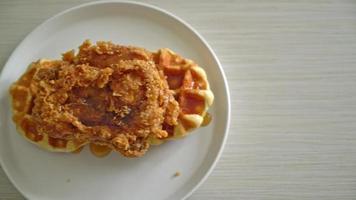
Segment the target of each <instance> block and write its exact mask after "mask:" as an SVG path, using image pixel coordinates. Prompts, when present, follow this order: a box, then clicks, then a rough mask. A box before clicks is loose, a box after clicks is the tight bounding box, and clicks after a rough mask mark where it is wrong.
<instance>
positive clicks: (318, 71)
mask: <svg viewBox="0 0 356 200" xmlns="http://www.w3.org/2000/svg"><path fill="white" fill-rule="evenodd" d="M82 2H85V0H83V1H82V0H74V1H62V0H54V1H46V0H31V1H27V0H16V1H12V0H2V1H0V66H1V67H2V66H3V65H4V64H5V61H6V59H7V58H8V56H9V55H10V53H11V52H12V51H13V49H14V48H15V47H16V45H17V44H18V43H19V42H20V41H21V40H22V39H23V38H24V36H25V35H26V34H28V33H29V32H30V31H31V30H32V29H33V28H34V27H35V26H37V25H38V24H39V23H41V22H42V21H43V20H45V19H46V18H48V17H50V16H52V15H53V14H55V13H57V12H59V11H61V10H64V9H66V8H69V7H72V6H74V5H78V4H80V3H82ZM146 2H148V3H151V4H154V5H157V6H159V7H162V8H164V9H166V10H168V11H170V12H172V13H174V14H176V15H178V16H179V17H181V18H183V19H184V20H185V21H187V22H188V23H190V24H191V25H192V26H193V27H194V28H195V29H197V30H198V31H199V32H200V33H201V34H202V35H203V36H204V37H205V38H206V39H207V41H208V42H209V43H210V44H211V46H212V47H213V49H214V50H215V51H216V53H217V55H218V56H219V58H220V60H221V62H222V64H223V67H224V70H225V72H226V74H227V77H228V81H229V84H230V89H231V94H232V95H231V98H232V123H231V129H230V135H229V138H228V143H227V146H226V148H225V151H224V154H223V156H222V158H221V159H220V162H219V163H218V165H217V167H216V168H215V170H214V172H213V173H212V174H211V176H210V177H209V178H208V179H207V181H206V182H205V183H204V184H203V185H202V186H201V187H200V188H199V189H198V190H197V191H196V192H195V193H194V194H193V195H192V196H191V198H190V199H192V200H193V199H194V200H195V199H207V200H209V199H211V200H213V199H214V200H215V199H243V200H249V199H251V200H258V199H271V200H278V199H283V200H285V199H296V200H306V199H310V200H314V199H323V200H324V199H338V200H344V199H356V1H355V0H339V1H337V0H324V1H323V0H313V1H311V0H300V1H295V0H290V1H288V0H268V1H267V0H255V1H252V0H239V1H233V0H226V1H219V2H217V1H209V2H206V1H203V0H200V1H187V2H186V3H183V2H177V3H174V2H173V1H165V0H152V1H146ZM0 199H1V200H2V199H16V200H17V199H23V197H22V196H21V195H20V194H19V193H18V192H17V191H16V189H15V188H14V187H13V186H12V185H11V183H10V182H9V181H8V179H7V178H6V175H5V174H4V172H3V171H0Z"/></svg>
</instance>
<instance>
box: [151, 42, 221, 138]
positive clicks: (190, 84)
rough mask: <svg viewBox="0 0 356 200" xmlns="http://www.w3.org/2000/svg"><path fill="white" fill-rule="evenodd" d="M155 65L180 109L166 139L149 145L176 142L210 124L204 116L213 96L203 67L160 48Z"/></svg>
mask: <svg viewBox="0 0 356 200" xmlns="http://www.w3.org/2000/svg"><path fill="white" fill-rule="evenodd" d="M154 58H155V63H156V65H157V66H158V67H159V69H161V70H162V71H163V73H164V75H165V77H166V80H167V82H168V86H169V89H171V90H172V91H174V95H175V98H176V99H177V101H178V103H179V107H180V113H179V116H178V124H177V125H176V126H170V125H166V127H165V128H166V130H167V132H168V133H169V134H168V136H167V137H166V138H151V140H150V143H151V144H161V143H162V142H164V141H166V140H170V139H179V138H182V137H184V136H186V135H187V134H189V133H190V132H191V131H193V130H194V129H196V128H199V127H200V126H202V125H204V123H203V122H204V119H205V124H208V123H209V120H210V115H209V114H208V113H207V111H208V109H209V107H210V106H211V105H212V104H213V101H214V95H213V92H212V91H211V90H210V87H209V82H208V79H207V75H206V73H205V71H204V69H203V68H201V67H199V66H198V65H197V64H196V63H195V62H193V61H192V60H189V59H186V58H183V57H181V56H180V55H178V54H176V53H175V52H173V51H172V50H170V49H167V48H163V49H159V50H158V51H157V52H156V53H154Z"/></svg>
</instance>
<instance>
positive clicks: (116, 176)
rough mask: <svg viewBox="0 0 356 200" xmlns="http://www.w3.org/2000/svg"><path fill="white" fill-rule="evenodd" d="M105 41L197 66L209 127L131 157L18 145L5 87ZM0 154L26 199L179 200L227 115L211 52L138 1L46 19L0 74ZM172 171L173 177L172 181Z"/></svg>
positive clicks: (216, 151) (204, 165)
mask: <svg viewBox="0 0 356 200" xmlns="http://www.w3.org/2000/svg"><path fill="white" fill-rule="evenodd" d="M87 38H88V39H91V40H92V41H97V40H111V41H113V42H115V43H121V44H130V45H136V46H141V47H145V48H147V49H151V50H156V49H158V48H161V47H169V48H171V49H173V50H174V51H176V52H178V53H179V54H181V55H183V56H184V57H187V58H191V59H193V60H195V61H196V62H197V63H198V64H199V65H201V66H202V67H203V68H205V70H206V72H207V74H208V78H209V81H210V84H211V87H212V90H213V92H214V93H215V97H216V98H215V102H214V105H213V107H212V108H211V109H210V112H211V113H212V115H213V121H212V123H211V124H210V125H209V126H208V127H206V128H201V129H199V130H197V131H195V133H194V134H192V135H191V136H189V137H187V138H185V139H183V140H179V141H172V142H167V143H166V144H163V145H161V146H158V147H153V148H151V149H150V150H149V151H148V153H147V154H146V155H145V156H144V157H142V158H137V159H129V158H124V157H122V156H120V155H118V154H115V153H112V154H110V156H107V157H105V158H96V157H94V156H93V155H91V154H90V153H89V152H88V150H87V149H86V150H84V151H83V152H82V153H81V154H79V155H72V154H63V153H50V152H46V151H44V150H41V149H39V148H37V147H36V146H35V145H32V144H30V143H29V142H27V141H25V140H24V139H23V138H21V136H20V135H19V134H17V133H16V130H15V127H14V124H13V123H12V121H11V110H10V102H9V100H8V87H9V85H10V84H11V83H12V82H14V81H15V80H16V79H17V78H18V77H19V76H20V75H21V74H22V73H23V72H24V70H25V69H26V67H27V65H28V64H29V63H30V62H31V61H34V60H37V59H39V58H44V57H45V58H52V59H58V58H60V54H61V53H62V52H64V51H66V50H68V49H71V48H76V47H77V46H78V45H80V44H81V42H82V41H83V40H84V39H87ZM0 100H1V104H0V105H1V112H0V130H1V134H0V157H1V164H2V167H3V169H4V170H5V172H6V174H7V175H8V177H9V178H10V180H11V181H12V183H13V184H14V185H15V186H16V188H17V189H18V190H19V191H20V192H21V193H22V194H23V195H24V196H25V197H26V198H28V199H33V200H42V199H50V200H57V199H58V200H63V199H66V200H70V199H75V200H78V199H86V200H87V199H88V200H89V199H95V200H96V199H115V200H117V199H131V200H136V199H140V200H141V199H155V200H158V199H182V198H185V197H188V196H189V195H190V194H191V193H192V192H193V191H194V190H195V189H196V188H197V187H198V186H199V184H201V183H202V182H203V180H204V179H205V178H206V177H207V176H208V174H209V173H210V172H211V170H212V169H213V167H214V165H215V164H216V161H217V160H218V157H219V156H220V154H221V152H222V149H223V146H224V143H225V140H226V138H227V130H228V125H229V116H230V114H229V113H230V102H229V94H228V87H227V83H226V79H225V76H224V74H223V70H222V68H221V66H220V64H219V61H218V59H217V58H216V56H215V55H214V52H213V51H212V50H211V49H210V48H209V46H208V45H207V43H206V42H205V41H204V40H203V39H202V37H201V36H199V34H198V33H197V32H195V31H194V30H193V29H192V28H191V27H190V26H189V25H187V24H186V23H184V22H183V21H182V20H180V19H178V18H177V17H175V16H174V15H172V14H169V13H168V12H166V11H163V10H161V9H159V8H156V7H153V6H149V5H146V4H141V3H128V2H94V3H89V4H84V5H80V6H77V7H74V8H71V9H69V10H66V11H64V12H62V13H60V14H58V15H56V16H54V17H52V18H51V19H49V20H47V21H46V22H44V23H43V24H41V25H40V26H39V27H37V28H36V29H35V30H34V31H33V32H32V33H30V34H29V35H28V36H27V37H26V38H25V39H24V40H23V41H22V42H21V43H20V44H19V46H18V47H17V48H16V50H15V51H14V52H13V54H12V55H11V57H10V58H9V60H8V62H7V63H6V65H5V67H4V69H3V71H2V74H1V76H0ZM177 171H179V172H180V173H181V176H179V177H173V175H174V173H175V172H177Z"/></svg>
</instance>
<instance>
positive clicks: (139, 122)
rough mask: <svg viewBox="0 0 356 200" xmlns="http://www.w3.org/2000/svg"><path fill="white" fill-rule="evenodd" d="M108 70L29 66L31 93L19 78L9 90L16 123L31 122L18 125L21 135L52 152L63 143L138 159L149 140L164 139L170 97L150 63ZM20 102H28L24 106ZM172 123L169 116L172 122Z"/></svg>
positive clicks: (132, 63) (138, 62)
mask: <svg viewBox="0 0 356 200" xmlns="http://www.w3.org/2000/svg"><path fill="white" fill-rule="evenodd" d="M110 66H111V67H110V68H109V67H105V68H103V67H101V68H98V67H92V66H90V65H88V64H77V65H74V64H72V63H69V62H67V61H39V62H37V63H34V64H33V65H31V69H30V70H29V71H30V72H32V71H33V70H35V71H36V72H35V73H34V74H33V76H32V74H28V75H29V76H30V75H31V76H32V77H31V78H32V81H30V82H29V83H30V87H28V86H27V87H26V86H25V85H24V84H21V83H22V82H24V81H25V79H27V78H30V77H28V76H26V75H24V76H23V77H22V78H20V80H19V81H18V82H17V83H15V84H14V85H13V86H12V89H11V94H12V97H13V98H14V104H13V105H14V107H13V108H14V111H15V113H21V115H23V113H26V114H25V115H24V116H26V117H22V119H21V120H15V122H20V121H21V122H22V121H24V119H28V120H27V121H29V122H31V123H29V122H28V123H27V124H26V126H21V123H20V128H21V129H22V130H23V131H24V132H25V134H28V133H29V132H32V133H34V136H31V137H30V139H31V140H32V141H33V142H38V140H41V138H40V139H38V138H36V135H37V134H38V135H40V136H41V135H42V134H46V135H48V137H49V138H50V139H49V140H48V142H49V143H51V145H52V146H53V145H56V146H57V148H65V147H66V144H65V143H66V141H72V140H78V141H83V143H88V142H92V143H98V144H101V145H107V146H109V147H110V148H113V149H115V150H116V151H119V152H120V153H122V154H123V155H125V156H128V157H137V156H141V155H143V154H144V153H145V152H146V150H147V149H148V147H149V144H148V142H147V138H148V137H149V136H150V137H152V136H153V137H162V134H163V135H167V133H165V131H164V130H162V124H163V122H164V121H165V116H166V115H168V114H167V113H168V112H166V110H167V107H168V105H170V106H171V104H169V102H170V101H171V100H172V99H174V98H173V94H172V93H171V92H170V91H169V89H168V85H167V83H166V82H165V81H164V80H162V79H161V76H160V74H159V72H158V70H157V68H156V67H155V65H154V63H153V62H147V61H143V60H126V61H124V60H120V61H118V62H117V63H115V64H111V65H110ZM28 88H30V89H28ZM23 96H26V97H27V98H30V100H28V101H27V102H28V103H26V104H24V105H22V104H21V99H23ZM18 104H20V105H18ZM31 104H33V107H32V108H31V109H30V110H31V112H28V111H29V108H27V107H29V106H30V105H31ZM171 107H172V106H171ZM171 107H170V108H169V109H170V111H169V112H172V111H171V109H172V108H171ZM174 109H178V104H176V107H175V108H173V110H174ZM15 115H16V114H15ZM174 117H175V116H170V118H172V119H170V120H171V121H173V122H174V121H175V120H174V119H173V118H174ZM51 138H56V139H57V140H56V142H53V141H52V140H51Z"/></svg>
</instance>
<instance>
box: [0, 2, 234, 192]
mask: <svg viewBox="0 0 356 200" xmlns="http://www.w3.org/2000/svg"><path fill="white" fill-rule="evenodd" d="M108 3H118V4H129V5H135V6H141V7H144V8H146V9H151V10H154V11H157V12H160V13H163V14H165V15H167V16H169V17H171V18H172V19H174V20H175V21H177V22H179V23H180V24H181V25H183V26H184V27H186V28H187V29H188V30H189V31H191V32H192V33H193V34H194V35H195V36H197V37H198V39H199V40H200V41H201V42H202V43H203V45H204V46H205V47H206V48H207V49H208V51H209V52H210V53H211V55H212V58H213V60H214V61H215V62H216V63H217V66H218V69H219V71H220V73H221V76H222V79H223V82H224V84H223V85H224V90H225V93H226V98H225V103H226V105H227V112H226V119H227V120H226V122H225V126H224V127H225V130H224V134H223V136H222V137H223V138H222V142H221V143H220V146H219V148H218V152H217V154H216V156H215V158H214V161H213V162H212V163H211V165H210V166H209V167H208V170H207V171H206V173H205V174H204V175H203V176H202V177H201V178H200V180H199V181H198V182H197V184H195V185H194V186H193V187H192V188H190V189H188V192H187V193H186V194H185V195H184V196H183V198H182V199H186V198H188V197H189V196H191V195H192V194H193V192H194V191H196V190H197V189H198V188H199V187H200V186H201V185H202V184H203V183H204V182H205V181H206V179H207V178H208V177H209V175H210V174H211V173H212V171H213V170H214V168H215V167H216V164H217V163H218V161H219V160H220V158H221V156H222V153H223V150H224V147H225V145H226V141H227V138H228V134H229V129H230V118H231V100H230V89H229V85H228V81H227V78H226V75H225V72H224V70H223V67H222V65H221V63H220V61H219V59H218V57H217V55H216V54H215V52H214V51H213V49H212V48H211V46H210V45H209V44H208V42H207V41H206V40H205V39H204V38H203V37H202V36H201V35H200V34H199V33H198V32H197V31H196V30H195V29H194V28H193V27H192V26H191V25H190V24H188V23H187V22H185V21H184V20H182V19H181V18H179V17H178V16H176V15H175V14H173V13H171V12H168V11H167V10H165V9H162V8H160V7H158V6H155V5H152V4H148V3H143V2H136V1H126V0H125V1H121V0H103V1H93V2H88V3H83V4H79V5H76V6H73V7H70V8H68V9H65V10H63V11H60V12H59V13H57V14H54V15H52V16H51V17H49V18H48V19H46V20H45V21H43V22H42V23H40V24H39V25H37V26H36V27H35V28H34V29H33V30H32V31H30V33H28V34H27V35H26V36H25V37H24V39H22V40H21V41H20V42H19V43H18V44H17V46H16V48H15V49H14V50H13V51H12V53H11V54H10V56H9V57H8V59H7V60H6V62H5V64H4V67H3V68H2V70H1V71H0V80H1V79H2V78H3V74H4V73H3V72H4V70H5V68H7V65H8V64H9V63H10V62H11V60H13V59H14V55H15V54H16V52H17V51H18V50H19V49H20V47H21V46H22V45H23V43H25V42H26V41H27V40H29V38H31V36H32V35H33V34H35V32H36V31H37V30H38V29H40V28H41V27H43V26H45V25H47V24H49V23H50V22H51V21H52V20H54V19H56V18H59V17H61V16H63V15H65V14H66V13H69V12H72V11H75V10H77V9H80V8H83V7H88V6H93V5H100V4H108ZM0 165H1V168H2V169H3V170H4V172H5V174H6V176H7V177H8V179H9V180H10V182H11V184H12V185H13V186H14V187H15V188H16V189H17V191H18V192H19V193H21V195H23V196H24V197H25V198H26V199H30V198H29V197H28V196H27V195H26V194H25V193H24V192H23V191H22V190H21V189H20V187H19V186H18V185H17V183H16V182H15V181H14V180H13V178H12V176H10V174H9V172H8V169H7V167H5V165H4V161H3V158H2V156H0Z"/></svg>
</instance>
